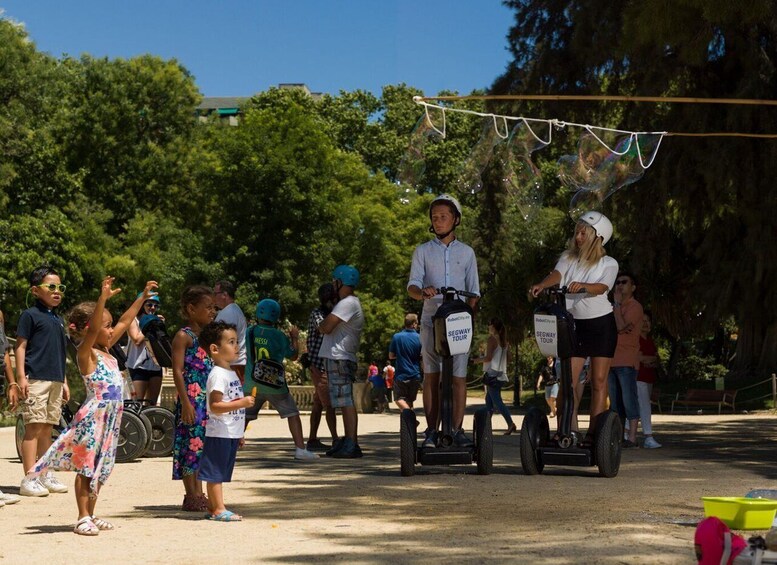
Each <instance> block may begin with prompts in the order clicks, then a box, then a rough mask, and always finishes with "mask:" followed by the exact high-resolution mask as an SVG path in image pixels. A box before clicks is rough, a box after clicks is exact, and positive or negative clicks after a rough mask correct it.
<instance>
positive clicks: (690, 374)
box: [677, 355, 728, 381]
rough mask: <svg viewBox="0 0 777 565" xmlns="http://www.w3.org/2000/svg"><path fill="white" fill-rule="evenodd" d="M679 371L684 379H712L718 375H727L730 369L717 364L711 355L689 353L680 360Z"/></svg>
mask: <svg viewBox="0 0 777 565" xmlns="http://www.w3.org/2000/svg"><path fill="white" fill-rule="evenodd" d="M677 372H678V374H679V376H680V378H681V379H682V380H684V381H712V380H715V379H716V378H718V377H725V376H726V375H727V374H728V369H726V368H725V367H724V366H723V365H718V364H716V363H715V360H714V358H713V357H711V356H710V357H701V356H699V355H688V356H687V357H683V358H682V359H680V361H679V362H678V364H677Z"/></svg>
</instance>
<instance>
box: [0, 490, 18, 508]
mask: <svg viewBox="0 0 777 565" xmlns="http://www.w3.org/2000/svg"><path fill="white" fill-rule="evenodd" d="M20 500H21V498H19V497H18V496H16V495H15V494H5V493H4V492H3V491H1V490H0V503H1V504H0V505H5V504H16V503H17V502H19V501H20Z"/></svg>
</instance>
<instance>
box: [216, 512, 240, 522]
mask: <svg viewBox="0 0 777 565" xmlns="http://www.w3.org/2000/svg"><path fill="white" fill-rule="evenodd" d="M208 520H213V521H214V522H240V521H242V520H243V517H242V516H241V515H240V514H235V513H234V512H232V511H230V510H224V512H222V513H221V514H209V515H208Z"/></svg>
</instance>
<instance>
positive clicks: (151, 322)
mask: <svg viewBox="0 0 777 565" xmlns="http://www.w3.org/2000/svg"><path fill="white" fill-rule="evenodd" d="M138 323H139V325H140V331H141V332H143V335H144V336H146V339H147V340H148V343H149V345H150V346H151V351H153V352H154V357H155V358H156V363H157V365H159V366H160V367H168V368H169V367H172V366H173V344H172V342H171V341H170V336H169V335H167V327H166V326H165V323H164V322H163V321H162V320H161V319H159V317H158V316H156V315H155V314H144V315H143V316H141V317H140V320H139V321H138Z"/></svg>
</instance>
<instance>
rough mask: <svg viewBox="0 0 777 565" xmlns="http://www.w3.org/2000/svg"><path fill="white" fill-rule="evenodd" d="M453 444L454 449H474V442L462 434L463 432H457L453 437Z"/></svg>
mask: <svg viewBox="0 0 777 565" xmlns="http://www.w3.org/2000/svg"><path fill="white" fill-rule="evenodd" d="M453 443H455V444H456V447H474V446H475V442H473V441H472V440H471V439H469V438H468V437H467V434H465V433H464V430H458V431H457V432H456V433H455V434H454V436H453Z"/></svg>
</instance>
